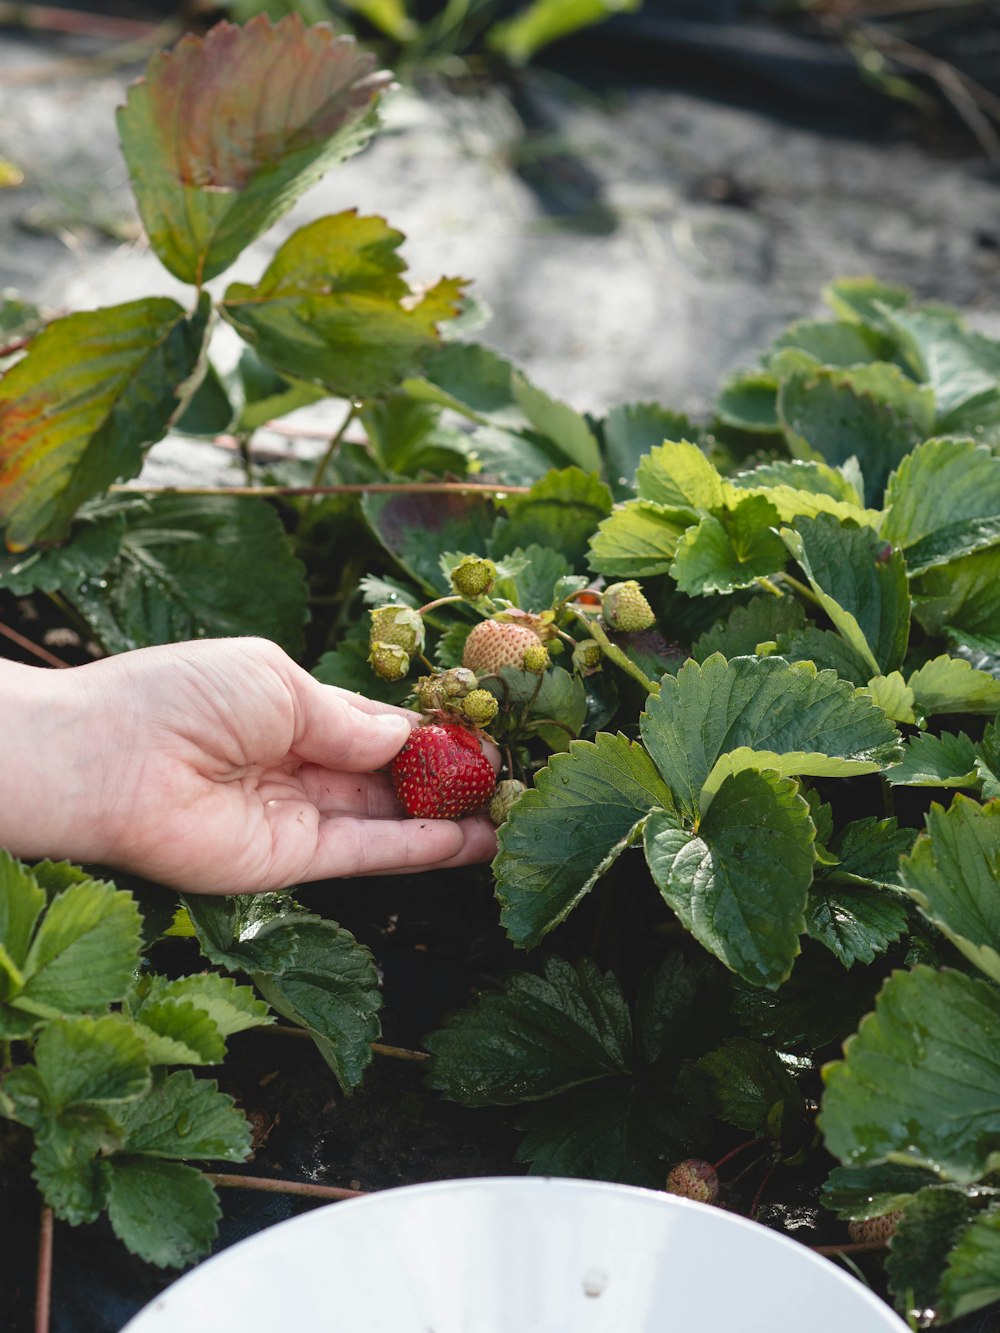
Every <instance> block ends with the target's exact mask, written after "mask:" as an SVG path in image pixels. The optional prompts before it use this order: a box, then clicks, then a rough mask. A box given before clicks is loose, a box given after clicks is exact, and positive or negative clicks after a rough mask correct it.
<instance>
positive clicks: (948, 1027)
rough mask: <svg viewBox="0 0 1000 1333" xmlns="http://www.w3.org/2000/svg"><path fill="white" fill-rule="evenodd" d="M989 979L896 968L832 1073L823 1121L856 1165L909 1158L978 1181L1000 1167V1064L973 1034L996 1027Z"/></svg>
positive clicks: (830, 1141) (996, 1006)
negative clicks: (970, 1040)
mask: <svg viewBox="0 0 1000 1333" xmlns="http://www.w3.org/2000/svg"><path fill="white" fill-rule="evenodd" d="M998 1023H1000V995H998V993H997V991H996V989H995V987H994V986H992V985H991V984H990V983H989V982H987V981H980V980H978V979H976V978H974V977H970V976H965V975H964V974H963V973H960V972H954V971H943V972H938V971H935V970H934V969H932V968H929V967H926V966H923V965H920V966H917V967H915V968H914V969H913V971H911V972H896V973H894V974H893V975H892V976H891V977H890V978H889V980H888V981H887V982H886V983H885V985H884V986H883V987H882V990H881V992H880V993H879V996H878V1000H877V1002H876V1005H875V1012H874V1013H872V1014H869V1015H868V1016H867V1017H866V1018H865V1019H863V1020H862V1023H861V1026H860V1028H859V1029H858V1032H857V1035H856V1036H854V1037H852V1038H851V1039H850V1040H849V1041H848V1042H847V1044H846V1045H845V1048H844V1059H843V1060H839V1061H836V1062H835V1063H833V1064H830V1065H827V1066H826V1067H825V1069H824V1070H823V1077H824V1080H825V1082H826V1093H825V1096H824V1098H823V1107H822V1111H821V1113H820V1127H821V1128H822V1130H823V1133H824V1135H825V1138H826V1145H827V1147H828V1148H829V1150H830V1151H831V1152H832V1153H833V1154H834V1156H835V1157H838V1158H839V1159H840V1160H841V1161H842V1162H844V1163H845V1164H846V1165H848V1166H867V1165H874V1164H876V1163H878V1162H887V1161H888V1162H901V1163H903V1164H904V1165H912V1166H923V1167H926V1168H928V1169H929V1170H933V1171H936V1172H937V1173H938V1174H939V1176H940V1177H941V1178H943V1179H944V1180H948V1181H952V1182H954V1183H957V1184H971V1183H972V1182H973V1181H976V1180H978V1179H979V1178H980V1177H981V1176H983V1175H985V1174H987V1173H988V1172H990V1171H994V1170H996V1169H997V1167H998V1166H1000V1150H998V1149H997V1146H996V1145H997V1144H998V1143H1000V1110H998V1108H1000V1060H998V1059H997V1057H996V1054H995V1052H994V1050H993V1048H992V1047H991V1046H990V1045H989V1043H985V1044H984V1043H982V1042H975V1043H973V1044H970V1042H969V1033H976V1032H994V1031H996V1030H997V1024H998Z"/></svg>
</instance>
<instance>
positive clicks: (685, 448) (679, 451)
mask: <svg viewBox="0 0 1000 1333" xmlns="http://www.w3.org/2000/svg"><path fill="white" fill-rule="evenodd" d="M636 490H637V491H638V494H639V499H640V500H646V501H648V502H649V503H650V504H656V505H662V506H663V507H664V508H666V509H676V510H678V511H679V512H687V513H688V514H689V515H690V516H691V518H692V519H694V518H697V517H698V515H699V514H704V513H708V512H709V511H714V510H718V509H721V508H723V506H724V505H725V504H726V501H727V498H728V489H727V483H726V482H724V481H723V479H722V477H721V476H720V475H719V472H718V469H717V468H716V466H715V464H714V463H712V462H711V460H710V459H709V458H707V457H706V455H705V454H704V453H703V451H702V450H701V449H700V448H699V446H698V445H697V444H692V443H691V442H690V441H689V440H680V441H677V442H674V441H670V440H668V441H666V442H665V443H664V444H661V445H660V446H659V448H657V449H652V450H650V452H649V453H648V454H647V455H646V456H645V458H643V459H641V460H640V462H639V469H638V472H637V474H636Z"/></svg>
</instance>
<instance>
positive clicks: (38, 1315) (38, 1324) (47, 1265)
mask: <svg viewBox="0 0 1000 1333" xmlns="http://www.w3.org/2000/svg"><path fill="white" fill-rule="evenodd" d="M52 1232H53V1217H52V1209H51V1208H50V1207H49V1205H48V1204H45V1205H44V1206H43V1207H42V1220H41V1223H40V1225H39V1228H38V1280H37V1283H36V1286H35V1333H49V1317H50V1312H51V1309H52Z"/></svg>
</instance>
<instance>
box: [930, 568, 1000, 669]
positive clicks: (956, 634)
mask: <svg viewBox="0 0 1000 1333" xmlns="http://www.w3.org/2000/svg"><path fill="white" fill-rule="evenodd" d="M919 588H920V594H919V598H918V601H917V604H916V607H915V615H916V617H917V619H918V620H919V621H920V623H921V625H923V627H924V629H926V630H927V631H928V632H929V633H930V634H934V635H944V636H945V637H946V638H948V639H950V640H951V641H952V642H953V643H959V644H964V645H966V646H967V647H969V648H977V649H980V650H981V651H983V652H987V653H997V652H1000V591H998V590H1000V548H997V547H991V548H990V549H989V550H986V551H976V552H974V553H973V554H972V555H967V556H965V557H964V559H961V560H953V561H952V562H951V563H950V564H947V565H943V566H941V567H940V568H937V569H929V570H927V572H926V573H925V574H924V576H923V577H922V578H921V580H920V584H919Z"/></svg>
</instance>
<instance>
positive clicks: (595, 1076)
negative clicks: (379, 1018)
mask: <svg viewBox="0 0 1000 1333" xmlns="http://www.w3.org/2000/svg"><path fill="white" fill-rule="evenodd" d="M425 1045H426V1046H427V1049H428V1050H429V1051H430V1053H431V1055H432V1057H433V1059H432V1061H431V1064H430V1067H429V1070H428V1074H427V1082H428V1086H429V1087H431V1088H434V1089H435V1090H436V1091H438V1092H442V1093H444V1095H445V1096H446V1097H448V1098H450V1099H451V1100H452V1101H457V1102H461V1103H462V1105H463V1106H490V1105H493V1106H510V1105H514V1104H516V1103H518V1102H524V1101H538V1100H539V1099H541V1098H545V1097H552V1096H555V1095H556V1094H557V1093H560V1092H564V1091H565V1090H566V1089H568V1088H573V1087H577V1086H579V1085H580V1084H584V1083H588V1084H589V1083H593V1082H594V1081H596V1080H600V1079H606V1078H609V1077H610V1078H615V1077H620V1076H622V1075H625V1074H627V1073H628V1072H629V1069H630V1064H631V1059H632V1024H631V1019H630V1016H629V1010H628V1005H627V1004H626V1003H625V999H624V996H623V995H622V992H621V987H620V986H619V985H618V982H617V981H616V980H615V978H614V976H613V975H612V974H611V973H610V972H608V973H601V972H600V971H599V969H598V968H597V966H596V965H595V964H594V963H592V962H590V960H589V959H586V958H584V959H581V960H580V961H579V962H578V963H577V964H576V965H575V966H574V965H573V964H572V963H568V962H566V961H565V960H564V959H562V958H557V957H552V958H549V959H547V960H546V963H545V970H544V975H543V976H535V975H533V974H532V973H528V972H516V973H513V974H512V975H511V976H509V977H507V979H506V980H505V982H504V986H503V990H502V991H500V992H489V993H486V994H484V995H481V996H480V997H479V998H478V1000H477V1002H476V1004H475V1005H474V1006H473V1007H472V1008H471V1009H464V1010H461V1011H459V1012H458V1013H455V1014H452V1015H451V1016H450V1017H449V1018H448V1019H447V1020H446V1022H445V1025H444V1026H443V1027H442V1028H439V1029H438V1030H437V1031H436V1032H434V1033H432V1034H431V1035H430V1036H429V1037H428V1038H427V1040H426V1042H425Z"/></svg>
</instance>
